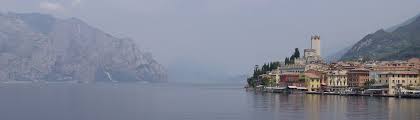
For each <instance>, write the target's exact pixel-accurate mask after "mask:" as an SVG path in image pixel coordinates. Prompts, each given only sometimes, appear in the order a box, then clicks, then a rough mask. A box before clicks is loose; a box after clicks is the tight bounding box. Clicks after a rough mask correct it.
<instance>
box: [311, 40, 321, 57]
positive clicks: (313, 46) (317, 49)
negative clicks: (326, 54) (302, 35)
mask: <svg viewBox="0 0 420 120" xmlns="http://www.w3.org/2000/svg"><path fill="white" fill-rule="evenodd" d="M311 49H314V50H315V55H317V56H319V57H320V56H321V37H320V36H319V35H314V36H311Z"/></svg>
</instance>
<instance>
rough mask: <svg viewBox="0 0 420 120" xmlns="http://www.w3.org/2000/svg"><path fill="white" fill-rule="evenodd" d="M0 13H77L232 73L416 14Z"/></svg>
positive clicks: (298, 10) (176, 1)
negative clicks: (313, 39) (317, 40)
mask: <svg viewBox="0 0 420 120" xmlns="http://www.w3.org/2000/svg"><path fill="white" fill-rule="evenodd" d="M0 1H1V2H0V10H1V11H2V12H8V11H12V12H42V13H48V14H53V15H55V16H58V17H61V18H67V17H77V18H80V19H82V20H84V21H85V22H87V23H88V24H90V25H92V26H94V27H97V28H100V29H102V30H104V31H106V32H108V33H111V34H113V35H115V36H117V37H130V38H133V39H135V40H136V41H137V42H138V43H139V44H140V46H141V47H142V48H143V49H144V50H146V51H150V52H152V53H153V54H154V56H155V58H156V59H157V60H158V61H159V62H161V63H162V64H163V65H165V66H169V67H170V66H173V65H174V64H177V63H191V64H195V65H202V66H204V68H211V69H219V70H223V71H225V72H228V73H231V74H240V73H244V72H247V71H249V70H250V69H251V67H252V66H253V65H254V64H260V63H263V62H268V61H271V60H280V59H284V57H286V56H290V54H291V53H292V51H293V49H294V48H295V47H298V48H300V49H304V48H308V47H309V46H310V45H309V44H310V41H309V38H310V36H311V35H313V34H319V35H321V41H322V43H321V45H322V53H323V54H324V55H326V54H331V53H333V52H336V51H338V50H339V49H341V48H343V47H347V46H350V45H351V44H353V43H355V42H356V41H358V40H360V39H361V38H362V37H364V36H365V35H367V34H368V33H372V32H375V31H376V30H378V29H381V28H388V27H390V26H393V25H395V24H398V23H401V22H403V21H404V20H406V19H409V18H410V17H413V16H415V15H416V14H418V13H420V1H419V0H0Z"/></svg>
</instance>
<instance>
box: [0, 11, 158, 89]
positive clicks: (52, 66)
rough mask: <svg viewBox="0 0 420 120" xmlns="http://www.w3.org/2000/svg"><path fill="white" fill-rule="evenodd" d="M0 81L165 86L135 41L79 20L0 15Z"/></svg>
mask: <svg viewBox="0 0 420 120" xmlns="http://www.w3.org/2000/svg"><path fill="white" fill-rule="evenodd" d="M0 80H7V81H14V80H18V81H28V80H49V81H69V80H77V81H82V82H92V81H95V80H96V81H151V82H155V81H165V80H166V73H165V71H164V69H163V67H162V66H161V65H160V64H159V63H157V62H156V61H155V60H154V59H153V58H152V57H151V55H150V54H148V53H144V52H142V51H141V50H140V49H139V48H137V46H136V45H135V43H134V41H133V40H130V39H119V38H115V37H113V36H111V35H109V34H107V33H104V32H102V31H100V30H98V29H96V28H93V27H91V26H89V25H87V24H86V23H84V22H83V21H81V20H78V19H75V18H71V19H57V18H54V17H52V16H49V15H43V14H37V13H30V14H16V13H8V14H0Z"/></svg>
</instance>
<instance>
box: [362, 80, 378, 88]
mask: <svg viewBox="0 0 420 120" xmlns="http://www.w3.org/2000/svg"><path fill="white" fill-rule="evenodd" d="M373 84H375V80H374V79H373V80H368V81H366V82H365V83H364V84H363V88H364V89H369V88H370V87H371V86H372V85H373Z"/></svg>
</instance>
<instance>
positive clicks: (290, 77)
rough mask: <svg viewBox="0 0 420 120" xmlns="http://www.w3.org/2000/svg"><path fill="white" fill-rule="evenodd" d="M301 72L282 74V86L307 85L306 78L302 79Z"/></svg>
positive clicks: (280, 84)
mask: <svg viewBox="0 0 420 120" xmlns="http://www.w3.org/2000/svg"><path fill="white" fill-rule="evenodd" d="M301 77H302V76H301V73H295V72H290V73H282V74H280V82H279V86H280V87H287V86H296V87H305V81H304V79H301Z"/></svg>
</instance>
